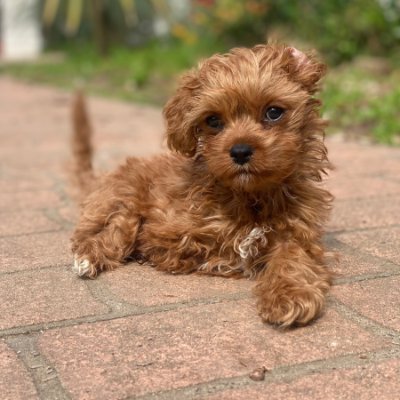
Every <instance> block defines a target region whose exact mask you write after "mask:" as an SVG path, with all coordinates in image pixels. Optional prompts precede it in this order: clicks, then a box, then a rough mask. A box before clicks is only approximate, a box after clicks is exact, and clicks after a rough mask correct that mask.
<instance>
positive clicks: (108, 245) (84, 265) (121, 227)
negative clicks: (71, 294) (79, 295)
mask: <svg viewBox="0 0 400 400" xmlns="http://www.w3.org/2000/svg"><path fill="white" fill-rule="evenodd" d="M139 227H140V217H139V216H138V215H135V214H133V213H132V212H131V211H129V210H128V209H127V208H125V207H124V206H123V205H119V209H114V210H112V209H111V208H108V209H107V208H106V209H105V208H104V207H103V208H102V209H91V210H90V213H89V212H88V211H86V212H85V211H84V213H83V215H82V217H81V221H80V223H79V224H78V226H77V228H76V230H75V232H74V235H73V237H72V251H73V253H74V256H75V263H74V267H73V270H74V271H75V272H76V273H77V274H78V275H79V276H87V277H89V278H94V277H95V276H96V275H97V274H98V272H100V271H102V270H109V269H114V268H115V267H117V266H119V265H121V263H122V262H123V261H124V260H126V258H127V257H129V255H130V254H131V253H132V252H133V250H134V246H135V240H136V236H137V233H138V230H139Z"/></svg>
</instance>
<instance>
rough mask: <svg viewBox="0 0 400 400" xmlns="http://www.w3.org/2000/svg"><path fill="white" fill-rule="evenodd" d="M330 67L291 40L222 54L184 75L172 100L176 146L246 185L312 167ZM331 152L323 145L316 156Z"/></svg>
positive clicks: (168, 112) (232, 183)
mask: <svg viewBox="0 0 400 400" xmlns="http://www.w3.org/2000/svg"><path fill="white" fill-rule="evenodd" d="M324 71H325V68H324V65H323V64H321V63H319V62H318V61H316V59H315V58H314V57H313V56H311V55H310V56H307V55H305V54H303V53H302V52H300V51H298V50H296V49H294V48H291V47H284V46H272V45H260V46H256V47H254V48H252V49H244V48H237V49H233V50H232V51H231V52H229V53H227V54H225V55H215V56H213V57H211V58H209V59H207V60H205V61H203V62H202V63H201V64H200V65H199V67H198V68H197V69H195V70H192V71H190V72H189V73H187V74H186V75H185V76H183V78H182V81H181V86H180V87H179V88H178V90H177V92H176V94H175V96H174V97H172V98H171V99H170V100H169V102H168V103H167V104H166V106H165V109H164V116H165V119H166V122H167V140H168V146H169V147H170V149H173V150H176V151H178V152H180V153H182V154H184V155H186V156H188V157H192V156H194V155H195V154H200V155H202V156H203V158H204V160H205V161H206V163H207V166H208V169H209V171H210V172H211V173H212V174H213V175H214V176H215V177H216V178H217V179H219V180H220V181H222V182H223V183H224V184H225V185H227V186H229V187H232V188H234V189H238V190H244V191H254V190H260V189H263V188H265V187H266V186H268V185H269V184H277V183H278V184H279V183H281V182H282V181H284V180H285V179H286V178H287V177H288V176H290V175H291V174H293V173H294V172H295V171H296V170H297V171H298V170H299V169H301V168H303V169H305V168H311V169H312V166H311V167H310V162H309V161H310V157H309V158H308V159H307V156H306V155H305V154H306V153H307V154H308V153H310V154H311V153H313V148H312V146H311V145H310V143H314V142H315V140H316V139H315V137H316V136H321V132H322V130H323V126H324V123H323V121H322V120H321V119H320V117H319V114H318V107H319V102H318V101H317V100H315V99H314V97H313V95H314V94H315V92H316V91H317V89H318V82H319V80H320V78H321V77H322V75H323V73H324ZM316 133H317V135H316ZM319 142H321V140H320V139H319ZM316 153H318V154H316ZM321 153H323V154H321ZM310 154H308V155H310ZM324 156H325V154H324V151H323V150H321V145H319V147H318V146H316V149H315V151H314V154H311V159H317V158H324ZM325 158H326V156H325Z"/></svg>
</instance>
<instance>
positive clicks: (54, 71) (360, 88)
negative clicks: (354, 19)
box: [0, 41, 400, 145]
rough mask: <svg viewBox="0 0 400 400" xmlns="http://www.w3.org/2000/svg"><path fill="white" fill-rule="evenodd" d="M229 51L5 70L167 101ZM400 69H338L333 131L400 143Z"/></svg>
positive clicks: (328, 97) (75, 51) (328, 94)
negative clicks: (185, 80)
mask: <svg viewBox="0 0 400 400" xmlns="http://www.w3.org/2000/svg"><path fill="white" fill-rule="evenodd" d="M215 51H223V49H220V48H218V45H214V46H210V43H209V42H208V41H199V42H198V43H197V44H196V45H193V44H191V45H186V44H184V43H180V42H166V43H164V44H161V45H160V43H151V44H149V45H147V46H146V47H143V48H136V49H133V50H131V49H126V48H115V49H113V50H112V51H111V53H110V55H109V57H107V58H101V57H99V56H98V55H97V54H96V52H95V51H94V50H93V48H91V47H88V46H84V47H75V48H67V49H65V51H64V52H63V53H62V55H61V57H50V56H49V55H45V56H44V57H43V59H41V60H39V62H35V63H28V64H27V63H23V64H3V65H0V73H5V74H10V75H12V76H14V77H17V78H21V79H24V80H28V81H32V82H37V83H46V84H50V85H56V86H60V87H64V88H71V87H73V86H74V84H75V83H78V82H80V83H81V84H82V83H83V85H84V87H85V90H86V91H88V92H89V93H94V94H101V95H105V96H111V97H116V98H119V99H123V100H127V101H136V102H141V103H148V104H155V105H162V104H164V103H165V101H166V99H167V98H168V97H169V96H170V95H171V93H172V92H173V89H174V87H175V84H176V77H177V76H178V75H179V74H180V73H181V72H182V71H183V70H186V69H188V68H190V67H192V66H193V65H194V64H195V63H196V61H197V60H198V59H199V58H202V57H206V56H208V55H210V54H212V53H214V52H215ZM399 83H400V72H399V70H398V69H396V68H394V67H393V66H391V64H390V62H388V61H385V60H368V59H361V58H360V59H359V60H358V61H355V62H353V63H352V64H348V65H342V66H340V67H338V68H336V69H332V70H331V71H330V72H329V74H328V76H327V78H326V80H325V83H324V86H323V91H322V95H321V96H322V100H323V104H324V106H323V110H324V114H325V115H326V117H327V118H328V119H329V120H330V121H331V124H330V128H329V132H337V131H341V132H343V133H344V134H345V135H347V136H353V137H354V136H356V137H360V136H362V137H368V138H369V139H371V140H373V141H376V142H380V143H386V144H392V145H393V144H397V145H399V144H400V118H399V117H398V113H399V110H400V85H399Z"/></svg>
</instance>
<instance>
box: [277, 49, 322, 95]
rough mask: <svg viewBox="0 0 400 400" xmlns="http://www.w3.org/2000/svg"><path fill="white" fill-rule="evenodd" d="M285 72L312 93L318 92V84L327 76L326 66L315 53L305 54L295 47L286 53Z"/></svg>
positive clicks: (286, 50)
mask: <svg viewBox="0 0 400 400" xmlns="http://www.w3.org/2000/svg"><path fill="white" fill-rule="evenodd" d="M284 59H285V61H286V62H285V70H286V71H287V72H288V73H289V74H290V75H291V77H292V79H293V80H294V81H296V82H298V83H300V84H301V85H302V86H303V87H304V88H305V89H306V90H308V91H309V92H310V93H315V92H316V91H317V90H318V82H319V81H320V79H321V78H322V77H323V76H324V75H325V72H326V66H325V64H323V63H321V62H319V61H318V60H317V58H316V56H315V54H313V53H309V54H305V53H303V52H301V51H300V50H297V49H296V48H294V47H287V48H286V49H285V52H284Z"/></svg>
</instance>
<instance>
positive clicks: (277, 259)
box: [255, 241, 332, 327]
mask: <svg viewBox="0 0 400 400" xmlns="http://www.w3.org/2000/svg"><path fill="white" fill-rule="evenodd" d="M314 248H315V249H316V252H317V253H319V254H318V256H317V257H313V255H312V254H311V251H308V252H307V251H305V250H304V249H303V248H302V247H301V246H300V245H299V244H298V243H296V242H294V241H293V242H287V243H278V244H277V245H276V246H275V247H274V249H273V250H272V252H271V254H270V259H269V261H268V263H267V267H266V269H265V271H263V272H262V273H261V275H260V276H259V281H258V283H257V285H256V287H255V294H256V295H257V297H258V303H257V306H258V310H259V313H260V316H261V318H262V319H263V320H264V321H266V322H269V323H271V324H275V325H280V326H282V327H287V326H290V325H305V324H307V323H308V322H310V321H312V320H313V319H314V318H316V317H317V316H318V315H319V314H320V313H321V311H322V309H323V307H324V304H325V294H326V292H327V291H328V289H329V287H330V284H331V279H332V274H331V273H330V272H329V271H328V270H327V269H326V268H325V267H324V266H323V265H322V262H321V261H319V262H318V261H316V260H318V259H321V257H320V255H321V253H322V248H321V247H320V246H319V245H315V246H314Z"/></svg>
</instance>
